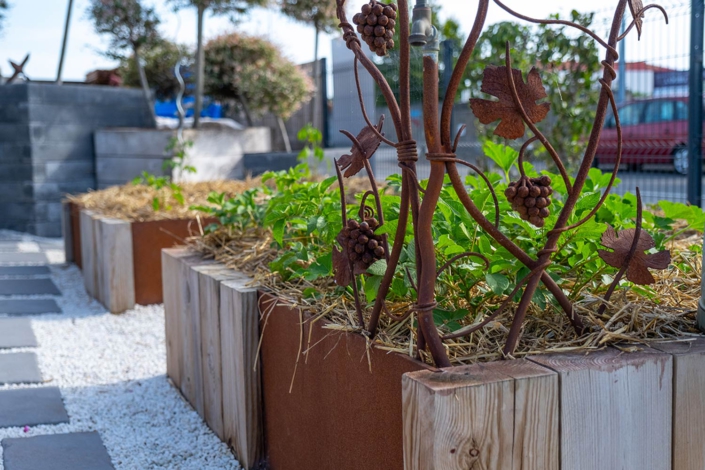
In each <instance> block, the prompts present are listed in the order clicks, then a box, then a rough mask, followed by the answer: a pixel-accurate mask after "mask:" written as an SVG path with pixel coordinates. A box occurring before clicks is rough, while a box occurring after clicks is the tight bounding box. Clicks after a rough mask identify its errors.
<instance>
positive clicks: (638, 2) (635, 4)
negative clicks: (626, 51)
mask: <svg viewBox="0 0 705 470" xmlns="http://www.w3.org/2000/svg"><path fill="white" fill-rule="evenodd" d="M643 8H644V4H643V3H642V0H629V9H630V10H631V12H632V16H633V17H634V26H636V32H637V36H638V37H639V39H641V27H642V24H643V21H642V18H644V14H643V13H641V14H639V15H638V13H639V12H640V11H641V10H642V9H643ZM637 15H638V16H637Z"/></svg>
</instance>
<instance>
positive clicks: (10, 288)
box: [0, 279, 61, 295]
mask: <svg viewBox="0 0 705 470" xmlns="http://www.w3.org/2000/svg"><path fill="white" fill-rule="evenodd" d="M0 295H61V291H60V290H59V288H58V287H56V285H55V284H54V281H52V280H51V279H0Z"/></svg>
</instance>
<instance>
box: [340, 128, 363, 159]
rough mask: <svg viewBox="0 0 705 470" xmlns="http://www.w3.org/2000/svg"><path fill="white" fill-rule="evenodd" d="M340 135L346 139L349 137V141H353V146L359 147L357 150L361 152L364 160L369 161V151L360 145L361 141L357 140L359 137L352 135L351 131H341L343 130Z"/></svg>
mask: <svg viewBox="0 0 705 470" xmlns="http://www.w3.org/2000/svg"><path fill="white" fill-rule="evenodd" d="M340 133H341V134H343V135H344V136H345V137H347V138H348V139H350V140H351V141H352V143H353V145H354V146H355V147H357V149H358V150H359V151H360V153H361V154H362V158H364V159H365V160H367V151H366V150H365V148H364V147H363V146H362V144H361V143H360V141H359V140H357V137H355V136H354V135H352V134H351V133H350V132H349V131H346V130H345V129H341V130H340Z"/></svg>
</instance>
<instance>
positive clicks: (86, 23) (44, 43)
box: [0, 0, 687, 81]
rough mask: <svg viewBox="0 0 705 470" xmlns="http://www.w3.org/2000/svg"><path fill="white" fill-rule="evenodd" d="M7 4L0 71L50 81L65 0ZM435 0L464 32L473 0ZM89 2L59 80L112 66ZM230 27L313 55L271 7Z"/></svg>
mask: <svg viewBox="0 0 705 470" xmlns="http://www.w3.org/2000/svg"><path fill="white" fill-rule="evenodd" d="M143 1H144V2H145V3H146V4H150V5H152V6H154V7H155V8H156V9H157V12H158V13H159V15H160V16H161V19H162V24H161V28H160V29H161V33H162V34H163V35H164V36H165V37H166V38H168V39H171V40H176V41H178V42H180V43H184V44H190V45H194V44H195V39H196V12H195V10H194V9H185V10H182V11H180V12H178V13H175V12H173V10H172V9H171V8H170V7H169V6H168V4H167V2H166V0H143ZM331 1H333V0H331ZM669 1H677V0H665V3H668V2H669ZM683 1H685V0H683ZM9 3H10V6H11V9H10V10H9V12H8V13H7V15H6V16H7V18H6V20H5V23H4V28H3V30H2V31H1V32H0V73H2V74H3V75H5V76H6V75H8V74H9V73H10V66H9V64H8V62H7V60H8V59H12V60H14V61H15V62H19V61H21V60H22V59H23V58H24V56H25V55H26V54H27V53H30V54H31V57H30V60H29V62H28V64H27V66H26V68H25V71H26V73H27V75H28V76H29V77H30V78H32V79H35V80H54V79H55V78H56V73H57V67H58V62H59V54H60V50H61V41H62V35H63V27H64V21H65V18H66V9H67V6H68V0H9ZM363 3H366V0H349V9H348V11H350V12H353V13H354V12H355V11H358V10H359V8H360V6H361V5H362V4H363ZM438 3H439V4H440V5H441V7H442V10H441V17H449V16H452V17H453V18H455V19H456V20H458V21H459V22H460V24H461V27H462V31H464V32H465V33H466V34H467V33H468V32H469V31H470V28H471V26H472V23H473V21H474V15H475V11H476V9H477V4H478V1H477V0H469V1H468V0H465V1H458V0H438ZM504 3H505V4H506V5H508V6H509V7H511V8H513V9H515V10H517V11H519V12H522V13H525V14H528V15H532V16H534V17H537V18H545V17H547V16H548V15H549V14H551V13H556V12H559V13H562V14H564V15H566V14H568V12H569V11H570V10H571V9H572V8H577V9H578V10H580V11H589V10H592V11H603V12H605V11H607V10H609V9H611V8H614V7H615V6H616V0H591V1H590V2H583V1H577V0H536V1H534V2H532V4H531V6H530V8H528V7H527V6H526V5H527V1H526V0H505V2H504ZM662 3H664V2H662ZM88 4H89V1H88V0H74V7H73V14H72V19H71V32H70V35H69V41H68V50H67V56H66V62H65V65H64V74H63V78H64V80H78V81H83V80H84V78H85V75H86V73H88V72H90V71H92V70H95V69H97V68H112V67H115V66H116V63H115V62H114V61H111V60H110V59H107V58H106V57H104V56H103V55H102V54H101V53H102V52H103V51H105V49H106V46H107V43H108V41H107V38H105V37H101V36H99V35H97V34H96V33H95V32H94V31H93V26H92V24H91V22H90V20H89V19H88V16H87V13H86V9H87V6H88ZM586 4H587V5H588V6H587V7H586V6H585V5H586ZM350 16H352V15H350ZM509 19H511V17H510V16H509V15H508V14H507V13H505V12H504V11H503V10H501V9H500V8H498V7H497V6H496V5H494V4H492V5H491V7H490V11H489V14H488V20H487V21H488V24H491V23H495V22H498V21H504V20H509ZM679 27H680V28H681V29H682V28H683V27H687V23H686V24H685V26H683V25H680V26H679V25H678V24H676V25H672V28H675V29H671V31H676V30H677V28H679ZM235 29H237V30H238V31H241V32H247V33H249V34H254V35H260V36H265V37H267V38H268V39H270V40H271V41H273V42H274V43H276V44H278V45H279V46H281V47H282V48H283V50H284V54H285V55H286V56H287V57H289V58H290V59H291V60H293V61H294V62H296V63H304V62H309V61H311V60H313V50H314V32H313V28H312V27H311V26H309V25H305V24H301V23H296V22H294V21H292V20H289V19H287V18H286V17H284V16H283V15H281V14H280V13H279V12H278V11H277V10H276V9H275V8H270V9H268V10H267V9H258V10H255V11H253V12H252V13H250V14H249V15H248V17H246V18H244V19H243V20H242V22H241V23H240V24H238V25H233V24H232V23H231V22H230V21H229V20H228V19H227V18H224V17H207V18H206V23H205V36H206V39H208V38H211V37H214V36H217V35H219V34H222V33H225V32H229V31H232V30H235ZM645 36H646V34H645ZM333 37H334V36H330V35H322V36H321V41H320V55H321V57H330V51H331V47H330V42H331V39H332V38H333ZM649 41H652V42H653V48H656V47H657V46H658V47H663V46H659V44H661V43H662V41H661V40H660V39H659V37H658V35H656V38H654V35H652V36H651V38H650V39H649ZM684 41H685V43H684V45H685V46H687V37H686V38H685V39H684ZM676 42H677V44H675V45H673V46H669V47H670V48H675V50H680V49H681V48H682V47H681V46H682V45H681V40H680V39H677V40H676ZM643 46H644V45H643V44H642V45H641V46H640V47H641V48H643ZM685 46H683V47H685ZM653 48H652V49H653ZM649 50H651V49H649ZM628 52H629V49H628ZM669 54H670V53H669ZM634 55H635V56H637V55H638V53H637V52H636V51H635V53H634ZM670 55H673V54H670Z"/></svg>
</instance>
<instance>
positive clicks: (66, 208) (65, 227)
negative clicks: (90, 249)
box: [61, 201, 76, 263]
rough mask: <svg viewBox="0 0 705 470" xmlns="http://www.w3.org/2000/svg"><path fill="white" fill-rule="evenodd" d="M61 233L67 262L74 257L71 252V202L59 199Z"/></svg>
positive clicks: (70, 261) (72, 260)
mask: <svg viewBox="0 0 705 470" xmlns="http://www.w3.org/2000/svg"><path fill="white" fill-rule="evenodd" d="M61 234H62V235H63V238H64V256H65V260H66V262H67V263H73V262H74V260H75V259H76V257H75V255H74V253H73V226H72V225H71V203H70V202H68V201H61Z"/></svg>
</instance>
